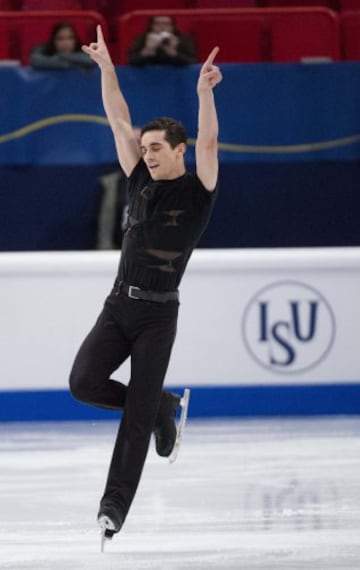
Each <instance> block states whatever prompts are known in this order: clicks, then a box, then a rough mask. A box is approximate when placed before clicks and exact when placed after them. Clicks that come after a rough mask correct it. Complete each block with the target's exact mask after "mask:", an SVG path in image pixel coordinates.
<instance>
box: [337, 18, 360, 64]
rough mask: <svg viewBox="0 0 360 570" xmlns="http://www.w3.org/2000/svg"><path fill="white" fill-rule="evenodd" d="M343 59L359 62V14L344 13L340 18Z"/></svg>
mask: <svg viewBox="0 0 360 570" xmlns="http://www.w3.org/2000/svg"><path fill="white" fill-rule="evenodd" d="M341 32H342V34H341V35H342V49H343V58H344V59H346V60H350V61H354V60H360V12H345V13H344V14H343V15H342V17H341Z"/></svg>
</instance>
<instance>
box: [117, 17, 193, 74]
mask: <svg viewBox="0 0 360 570" xmlns="http://www.w3.org/2000/svg"><path fill="white" fill-rule="evenodd" d="M128 63H129V64H130V65H136V66H143V65H188V64H190V63H197V57H196V53H195V46H194V43H193V41H192V38H191V37H190V36H189V35H187V34H182V33H181V32H180V31H179V30H178V29H177V27H176V22H175V19H174V18H171V17H170V16H153V17H152V18H150V22H149V27H148V29H147V31H146V32H145V33H144V34H141V35H140V36H139V37H138V38H136V39H135V41H134V43H133V44H132V46H131V47H130V49H129V52H128Z"/></svg>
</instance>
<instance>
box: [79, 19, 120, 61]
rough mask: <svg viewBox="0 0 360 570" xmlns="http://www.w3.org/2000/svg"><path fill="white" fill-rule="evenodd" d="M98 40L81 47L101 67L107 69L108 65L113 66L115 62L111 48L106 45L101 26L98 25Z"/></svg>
mask: <svg viewBox="0 0 360 570" xmlns="http://www.w3.org/2000/svg"><path fill="white" fill-rule="evenodd" d="M96 32H97V41H96V42H92V43H91V44H89V45H88V46H87V45H83V46H82V47H81V49H82V50H83V51H84V52H85V53H87V54H88V55H89V56H90V57H91V59H92V60H93V61H95V63H97V64H98V66H99V67H100V69H105V68H106V67H113V62H112V61H111V57H110V54H109V50H108V48H107V46H106V43H105V40H104V35H103V32H102V29H101V26H100V25H99V26H96Z"/></svg>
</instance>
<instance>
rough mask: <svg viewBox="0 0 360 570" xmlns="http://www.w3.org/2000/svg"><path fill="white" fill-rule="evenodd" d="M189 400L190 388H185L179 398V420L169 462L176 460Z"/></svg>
mask: <svg viewBox="0 0 360 570" xmlns="http://www.w3.org/2000/svg"><path fill="white" fill-rule="evenodd" d="M189 401H190V388H185V390H184V395H183V397H182V398H181V400H180V407H181V414H180V420H179V425H178V428H177V434H176V440H175V444H174V448H173V450H172V452H171V454H170V455H169V463H174V461H176V459H177V456H178V454H179V449H180V445H181V441H182V436H183V433H184V429H185V424H186V420H187V415H188V409H189Z"/></svg>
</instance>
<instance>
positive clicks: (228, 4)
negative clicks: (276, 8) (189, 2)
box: [194, 0, 258, 8]
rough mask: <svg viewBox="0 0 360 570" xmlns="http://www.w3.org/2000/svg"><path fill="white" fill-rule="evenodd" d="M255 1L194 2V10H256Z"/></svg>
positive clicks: (221, 0) (214, 0)
mask: <svg viewBox="0 0 360 570" xmlns="http://www.w3.org/2000/svg"><path fill="white" fill-rule="evenodd" d="M257 5H258V2H257V0H195V5H194V8H256V7H257Z"/></svg>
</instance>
